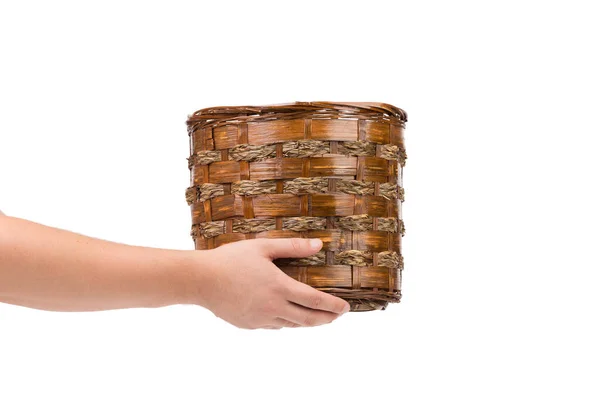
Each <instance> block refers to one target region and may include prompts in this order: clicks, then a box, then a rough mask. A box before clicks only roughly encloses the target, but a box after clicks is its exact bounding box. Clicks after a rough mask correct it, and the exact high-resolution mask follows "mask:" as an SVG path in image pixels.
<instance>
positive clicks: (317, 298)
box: [309, 294, 323, 308]
mask: <svg viewBox="0 0 600 400" xmlns="http://www.w3.org/2000/svg"><path fill="white" fill-rule="evenodd" d="M309 303H310V306H311V307H312V308H319V306H320V305H321V304H323V298H322V297H321V295H319V294H316V295H313V296H312V297H311V298H310V300H309Z"/></svg>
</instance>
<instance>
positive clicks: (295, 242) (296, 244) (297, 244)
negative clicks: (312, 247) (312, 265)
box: [290, 238, 302, 252]
mask: <svg viewBox="0 0 600 400" xmlns="http://www.w3.org/2000/svg"><path fill="white" fill-rule="evenodd" d="M290 243H291V245H292V248H293V249H294V251H295V252H298V251H300V250H302V239H299V238H291V239H290Z"/></svg>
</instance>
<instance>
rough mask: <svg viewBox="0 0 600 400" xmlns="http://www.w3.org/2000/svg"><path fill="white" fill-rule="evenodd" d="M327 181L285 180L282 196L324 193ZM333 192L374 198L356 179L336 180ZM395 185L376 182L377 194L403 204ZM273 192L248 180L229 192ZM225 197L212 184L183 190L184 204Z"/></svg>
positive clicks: (273, 186) (370, 185)
mask: <svg viewBox="0 0 600 400" xmlns="http://www.w3.org/2000/svg"><path fill="white" fill-rule="evenodd" d="M329 179H332V178H296V179H292V180H286V181H284V183H283V193H291V194H297V195H301V194H314V193H327V192H328V188H329V186H330V185H329ZM335 188H336V190H335V191H336V192H341V193H347V194H356V195H374V194H375V182H363V181H356V180H341V179H339V180H337V182H336V185H335ZM400 189H401V188H399V187H398V185H396V184H395V183H380V184H379V195H380V196H382V197H384V198H386V199H388V200H392V199H399V200H400V201H404V191H403V190H400ZM276 191H277V181H275V180H270V181H249V180H243V181H238V182H233V183H232V184H231V193H232V194H237V195H240V196H258V195H261V194H272V193H276ZM224 194H225V188H224V187H223V185H220V184H215V183H203V184H201V185H199V186H192V187H190V188H187V189H186V200H187V203H188V205H192V203H194V202H196V201H201V202H202V201H206V200H209V199H212V198H215V197H218V196H223V195H224Z"/></svg>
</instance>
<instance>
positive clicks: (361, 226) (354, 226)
mask: <svg viewBox="0 0 600 400" xmlns="http://www.w3.org/2000/svg"><path fill="white" fill-rule="evenodd" d="M335 227H336V228H338V229H344V230H347V231H361V232H364V231H372V230H373V217H371V216H369V215H367V214H358V215H350V216H348V217H338V218H336V220H335ZM377 230H378V231H384V232H392V233H395V232H398V220H397V219H396V218H392V217H390V218H377Z"/></svg>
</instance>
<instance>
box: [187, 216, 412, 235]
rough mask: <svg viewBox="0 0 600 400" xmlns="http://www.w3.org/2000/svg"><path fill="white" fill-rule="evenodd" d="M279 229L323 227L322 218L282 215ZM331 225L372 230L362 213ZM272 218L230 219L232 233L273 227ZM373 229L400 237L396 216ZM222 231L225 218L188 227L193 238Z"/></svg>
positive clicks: (401, 228)
mask: <svg viewBox="0 0 600 400" xmlns="http://www.w3.org/2000/svg"><path fill="white" fill-rule="evenodd" d="M282 228H283V230H288V231H294V232H305V231H313V230H326V229H327V218H326V217H286V218H283V227H282ZM335 228H337V229H342V230H348V231H360V232H366V231H372V230H373V217H370V216H368V215H366V214H363V215H353V216H350V217H336V219H335ZM275 229H276V227H275V218H250V219H239V218H238V219H234V220H233V229H232V230H233V232H234V233H259V232H265V231H272V230H275ZM377 231H379V232H391V233H396V232H400V233H401V234H402V236H404V233H405V228H404V222H403V221H402V220H400V221H398V220H397V219H396V218H377ZM224 233H225V221H213V222H201V223H200V224H196V225H193V226H192V231H191V235H192V236H193V237H198V236H203V237H204V238H206V239H210V238H212V237H215V236H219V235H222V234H224Z"/></svg>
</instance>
